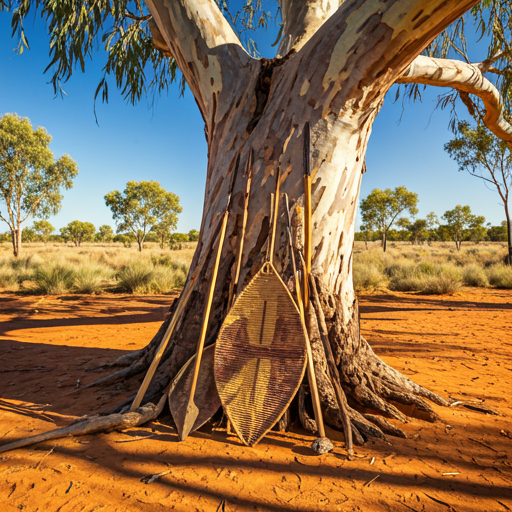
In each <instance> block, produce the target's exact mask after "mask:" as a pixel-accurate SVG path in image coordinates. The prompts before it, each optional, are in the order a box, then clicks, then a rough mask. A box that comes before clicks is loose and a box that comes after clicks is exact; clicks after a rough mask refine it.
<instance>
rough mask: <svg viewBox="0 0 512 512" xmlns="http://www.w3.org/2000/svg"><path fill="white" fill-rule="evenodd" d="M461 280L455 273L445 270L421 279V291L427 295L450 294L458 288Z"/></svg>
mask: <svg viewBox="0 0 512 512" xmlns="http://www.w3.org/2000/svg"><path fill="white" fill-rule="evenodd" d="M461 285H462V281H461V278H460V276H458V275H457V274H455V273H451V272H446V273H442V274H439V275H437V276H428V277H425V279H424V280H423V286H422V289H421V290H420V291H421V293H425V294H427V295H452V294H454V293H455V292H456V291H458V290H460V287H461Z"/></svg>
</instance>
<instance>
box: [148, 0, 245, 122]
mask: <svg viewBox="0 0 512 512" xmlns="http://www.w3.org/2000/svg"><path fill="white" fill-rule="evenodd" d="M146 5H147V7H148V9H149V11H150V13H151V14H152V16H153V19H154V21H155V23H156V25H157V27H158V30H159V31H160V34H161V35H162V37H163V39H164V41H165V43H166V44H167V46H168V47H169V50H170V53H171V54H172V55H173V57H174V58H175V60H176V63H177V64H178V67H179V68H180V70H181V72H182V73H183V76H184V77H185V80H186V81H187V84H188V85H189V87H190V89H191V90H192V93H193V94H194V97H195V98H196V101H197V104H198V106H199V109H200V111H201V114H202V115H203V118H204V120H205V123H206V124H207V126H208V127H210V125H211V118H212V116H214V115H215V108H216V99H214V96H215V95H216V94H217V93H222V91H224V94H226V95H228V94H229V93H230V89H231V92H232V89H233V88H234V87H235V86H236V84H237V83H238V82H237V79H238V78H239V72H240V68H241V67H242V66H244V65H245V64H247V62H249V61H250V60H251V57H250V56H249V54H248V53H247V52H246V51H245V49H244V48H243V46H242V44H241V43H240V40H239V39H238V37H237V36H236V34H235V33H234V31H233V29H232V28H231V26H230V25H229V23H228V21H227V20H226V19H225V18H224V16H223V15H222V13H221V12H220V10H219V8H218V7H217V5H216V4H215V2H214V1H213V0H146Z"/></svg>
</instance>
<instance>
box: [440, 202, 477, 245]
mask: <svg viewBox="0 0 512 512" xmlns="http://www.w3.org/2000/svg"><path fill="white" fill-rule="evenodd" d="M443 220H444V221H445V222H446V229H447V232H448V234H449V236H450V237H451V238H452V240H453V241H454V242H455V245H456V247H457V250H460V247H461V245H462V242H463V241H464V240H465V239H467V238H468V237H469V236H470V234H471V231H472V230H479V228H480V227H481V226H482V224H483V223H484V222H485V217H483V216H481V215H478V216H477V215H473V214H472V213H471V208H470V207H469V206H467V205H466V206H461V205H460V204H458V205H457V206H456V207H455V208H454V209H453V210H448V211H446V212H445V213H444V215H443Z"/></svg>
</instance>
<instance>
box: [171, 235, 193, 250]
mask: <svg viewBox="0 0 512 512" xmlns="http://www.w3.org/2000/svg"><path fill="white" fill-rule="evenodd" d="M188 241H189V238H188V234H187V233H173V234H172V235H171V236H170V237H169V249H171V251H181V249H182V244H183V243H184V242H188Z"/></svg>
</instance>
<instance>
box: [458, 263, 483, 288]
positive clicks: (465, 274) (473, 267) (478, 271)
mask: <svg viewBox="0 0 512 512" xmlns="http://www.w3.org/2000/svg"><path fill="white" fill-rule="evenodd" d="M462 282H463V283H464V285H465V286H489V280H488V279H487V276H486V275H485V270H484V269H483V268H482V267H481V266H479V265H477V264H470V265H466V266H465V267H464V268H463V269H462Z"/></svg>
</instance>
